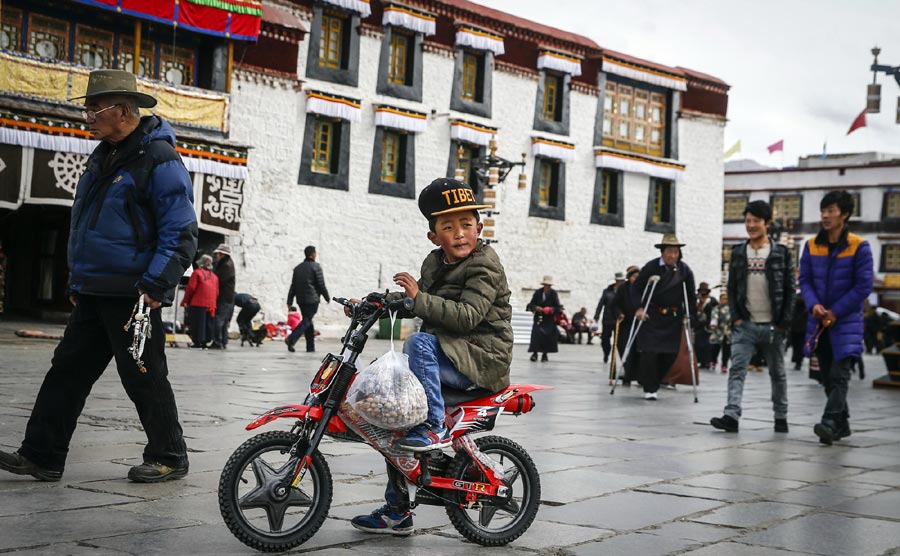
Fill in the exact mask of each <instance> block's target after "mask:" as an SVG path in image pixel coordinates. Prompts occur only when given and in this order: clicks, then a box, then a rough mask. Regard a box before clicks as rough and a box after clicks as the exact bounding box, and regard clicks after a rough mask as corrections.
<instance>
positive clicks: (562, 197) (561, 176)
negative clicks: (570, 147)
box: [528, 156, 566, 221]
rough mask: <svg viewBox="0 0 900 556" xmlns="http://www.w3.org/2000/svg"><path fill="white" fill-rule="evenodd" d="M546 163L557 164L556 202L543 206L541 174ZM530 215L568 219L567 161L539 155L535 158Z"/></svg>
mask: <svg viewBox="0 0 900 556" xmlns="http://www.w3.org/2000/svg"><path fill="white" fill-rule="evenodd" d="M546 164H555V165H556V168H555V170H556V174H555V175H556V184H555V186H556V204H555V205H551V206H546V207H544V206H541V205H540V204H539V201H540V186H539V184H540V176H541V172H542V171H543V167H544V165H546ZM528 216H534V217H537V218H547V219H550V220H562V221H565V219H566V163H565V162H563V161H562V160H558V159H556V158H547V157H543V156H537V157H535V159H534V173H533V175H532V177H531V201H530V204H529V207H528Z"/></svg>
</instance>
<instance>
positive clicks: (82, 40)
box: [75, 25, 113, 68]
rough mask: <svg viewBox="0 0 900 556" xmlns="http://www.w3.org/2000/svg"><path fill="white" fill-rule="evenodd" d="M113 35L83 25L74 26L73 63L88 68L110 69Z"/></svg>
mask: <svg viewBox="0 0 900 556" xmlns="http://www.w3.org/2000/svg"><path fill="white" fill-rule="evenodd" d="M112 55H113V34H112V33H110V32H109V31H103V30H101V29H94V28H91V27H87V26H85V25H76V26H75V63H77V64H81V65H82V66H87V67H90V68H111V67H112V62H113V59H112Z"/></svg>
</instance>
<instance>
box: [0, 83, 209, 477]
mask: <svg viewBox="0 0 900 556" xmlns="http://www.w3.org/2000/svg"><path fill="white" fill-rule="evenodd" d="M82 98H84V99H85V100H84V108H85V110H84V111H83V112H82V116H83V117H84V119H85V121H86V122H87V123H88V125H90V128H91V133H92V134H93V136H94V138H95V139H96V140H98V141H100V144H99V145H98V146H97V148H96V149H95V150H94V152H93V153H92V154H91V156H90V158H89V159H88V161H87V165H86V171H85V173H84V175H83V176H82V177H81V179H80V181H79V182H78V187H77V189H76V191H75V202H74V204H73V206H72V214H71V219H72V223H71V228H70V231H69V246H68V263H69V272H70V275H69V285H68V287H69V293H70V298H69V299H70V301H71V302H72V304H73V305H74V306H75V307H74V309H73V311H72V315H71V316H70V317H69V323H68V326H67V327H66V331H65V334H64V336H63V339H62V341H61V342H60V343H59V345H58V346H57V347H56V351H55V352H54V354H53V360H52V364H51V367H50V370H49V372H48V373H47V375H46V377H45V378H44V383H43V384H42V385H41V389H40V392H39V393H38V397H37V400H36V401H35V404H34V409H33V410H32V413H31V418H30V419H29V420H28V425H27V428H26V429H25V439H24V441H23V442H22V446H21V447H20V448H19V450H18V452H16V453H12V454H10V453H6V452H2V451H0V469H4V470H6V471H9V472H11V473H15V474H18V475H31V476H33V477H35V478H36V479H39V480H42V481H58V480H60V478H61V477H62V474H63V471H64V469H65V462H66V456H67V454H68V451H69V442H70V440H71V438H72V434H73V433H74V431H75V425H76V423H77V420H78V416H79V415H80V414H81V411H82V409H83V408H84V403H85V400H86V399H87V396H88V394H89V393H90V391H91V387H92V386H93V384H94V382H96V380H97V379H98V378H100V375H101V374H102V373H103V371H104V370H105V369H106V366H107V365H108V364H109V362H110V361H111V360H112V359H113V357H115V360H116V367H117V369H118V372H119V377H120V379H121V381H122V385H123V386H124V387H125V391H126V392H127V393H128V397H129V398H130V399H131V400H132V402H134V405H135V407H136V409H137V412H138V416H139V417H140V419H141V424H142V425H143V428H144V432H145V433H146V434H147V445H146V446H145V448H144V454H143V460H144V462H143V463H142V464H141V465H137V466H134V467H132V468H131V470H130V471H129V473H128V478H129V479H130V480H132V481H135V482H146V483H155V482H160V481H167V480H171V479H178V478H181V477H184V476H185V475H186V474H187V471H188V459H187V449H186V446H185V443H184V438H183V436H182V430H181V425H180V423H179V421H178V410H177V408H176V405H175V396H174V394H173V393H172V387H171V385H170V384H169V380H168V378H167V375H168V368H167V366H166V357H165V353H164V351H163V350H164V345H165V344H164V341H165V334H164V333H163V327H162V321H161V318H160V307H161V306H162V305H171V303H172V298H173V291H174V287H175V285H176V284H177V283H178V279H179V278H180V277H181V275H182V274H183V273H184V271H185V269H186V268H187V266H188V265H189V264H190V262H191V259H192V258H193V256H194V252H195V251H196V249H197V220H196V217H195V215H194V207H193V190H192V186H191V179H190V176H189V175H188V173H187V170H185V168H184V165H183V163H182V162H181V158H180V157H179V156H178V154H177V153H176V152H175V149H174V145H175V134H174V132H173V130H172V127H171V126H170V125H169V124H168V123H167V122H166V121H165V120H163V119H162V118H159V117H157V116H144V117H143V118H142V117H141V116H140V110H139V108H151V107H153V106H154V105H155V104H156V99H154V98H153V97H151V96H149V95H145V94H143V93H139V92H137V89H136V83H135V78H134V75H132V74H131V73H128V72H126V71H121V70H97V71H93V72H91V74H90V77H89V79H88V88H87V95H86V96H85V97H82ZM139 296H143V298H144V301H145V303H147V304H148V305H149V306H150V308H151V310H150V323H151V325H152V329H153V334H152V336H151V337H150V338H149V339H148V340H147V342H146V345H145V348H144V352H143V357H142V359H143V362H144V369H139V368H138V366H137V364H136V362H135V360H134V358H133V357H132V355H131V354H130V353H129V352H128V347H130V346H131V343H132V339H133V335H132V332H130V331H126V330H124V329H123V326H124V325H125V323H126V321H128V320H129V315H130V314H131V310H132V307H133V306H134V304H135V301H137V299H138V297H139Z"/></svg>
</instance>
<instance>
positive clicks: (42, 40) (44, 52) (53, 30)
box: [28, 13, 69, 60]
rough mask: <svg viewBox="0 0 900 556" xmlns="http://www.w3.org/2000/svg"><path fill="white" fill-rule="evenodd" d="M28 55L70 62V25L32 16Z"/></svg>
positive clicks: (52, 19) (29, 29)
mask: <svg viewBox="0 0 900 556" xmlns="http://www.w3.org/2000/svg"><path fill="white" fill-rule="evenodd" d="M28 54H31V55H33V56H40V57H41V58H50V59H53V60H68V59H69V23H68V22H67V21H63V20H61V19H54V18H52V17H45V16H42V15H38V14H34V13H33V14H31V15H30V16H29V18H28Z"/></svg>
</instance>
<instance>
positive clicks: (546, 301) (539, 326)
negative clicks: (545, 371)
mask: <svg viewBox="0 0 900 556" xmlns="http://www.w3.org/2000/svg"><path fill="white" fill-rule="evenodd" d="M541 285H542V286H543V287H542V288H541V289H539V290H537V291H535V292H534V295H532V296H531V302H530V303H529V304H528V306H527V307H526V308H525V310H526V311H531V312H533V313H534V324H533V325H532V327H531V343H530V344H528V351H530V352H531V360H532V361H537V354H538V352H541V353H542V355H541V361H549V359H548V358H547V354H548V353H556V352H557V351H559V335H558V333H557V331H556V322H555V321H554V319H553V317H554V315H555V314H556V313H557V311H559V309H560V304H559V295H558V294H557V293H556V290H554V289H553V287H552V286H553V278H552V277H550V276H544V280H543V281H542V282H541Z"/></svg>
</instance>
